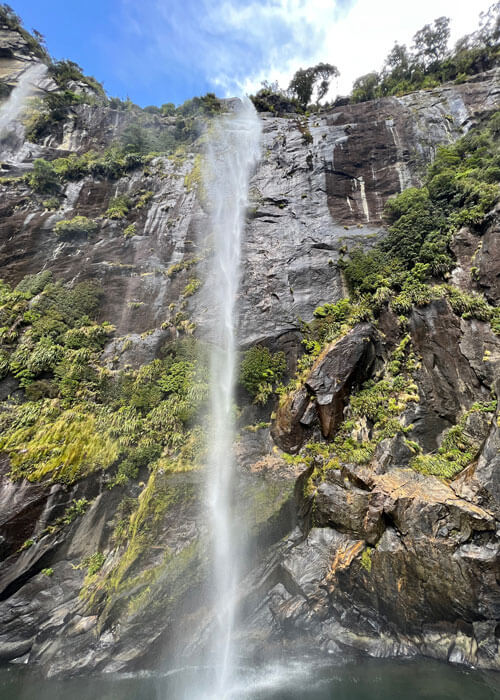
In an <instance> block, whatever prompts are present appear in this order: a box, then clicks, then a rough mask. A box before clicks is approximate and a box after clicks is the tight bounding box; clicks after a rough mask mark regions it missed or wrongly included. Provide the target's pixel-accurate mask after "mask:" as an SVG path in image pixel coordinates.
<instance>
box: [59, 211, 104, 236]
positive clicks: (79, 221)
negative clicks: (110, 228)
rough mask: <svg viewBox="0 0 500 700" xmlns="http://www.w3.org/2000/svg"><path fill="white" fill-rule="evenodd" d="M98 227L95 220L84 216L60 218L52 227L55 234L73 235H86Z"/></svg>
mask: <svg viewBox="0 0 500 700" xmlns="http://www.w3.org/2000/svg"><path fill="white" fill-rule="evenodd" d="M98 228H99V226H98V224H97V222H95V221H94V220H93V219H88V218H87V217H86V216H74V217H73V218H72V219H62V220H61V221H58V222H57V223H56V225H55V227H54V232H55V234H56V235H57V236H74V235H82V234H84V235H86V236H90V235H91V234H93V233H95V232H96V231H97V229H98Z"/></svg>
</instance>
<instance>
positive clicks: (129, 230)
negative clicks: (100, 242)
mask: <svg viewBox="0 0 500 700" xmlns="http://www.w3.org/2000/svg"><path fill="white" fill-rule="evenodd" d="M136 233H137V226H136V225H135V224H129V225H128V226H127V227H125V228H124V229H123V235H124V237H125V238H133V236H135V234H136Z"/></svg>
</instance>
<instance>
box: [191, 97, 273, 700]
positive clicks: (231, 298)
mask: <svg viewBox="0 0 500 700" xmlns="http://www.w3.org/2000/svg"><path fill="white" fill-rule="evenodd" d="M260 132H261V125H260V121H259V118H258V116H257V114H256V112H255V109H254V107H253V105H252V103H251V102H250V100H249V99H248V98H244V99H243V100H241V101H239V102H238V104H237V105H236V107H235V111H234V112H233V113H232V114H229V115H225V116H223V117H221V118H220V119H218V120H217V121H216V123H215V124H214V127H213V128H212V130H211V132H210V135H209V139H208V143H207V148H206V169H205V174H204V190H205V196H206V199H207V203H208V204H209V207H210V234H211V236H212V237H213V248H214V250H213V255H212V257H211V263H210V266H211V269H210V270H209V275H208V282H207V284H206V302H207V303H208V304H210V306H211V307H212V308H213V316H212V321H211V323H210V326H211V327H210V329H209V334H210V337H211V339H212V344H211V347H212V350H211V356H210V412H211V416H210V418H211V421H210V437H209V444H208V461H207V478H208V484H207V487H208V495H209V519H210V523H209V525H210V531H211V532H210V534H211V538H212V542H213V548H212V559H213V569H212V580H211V581H210V587H211V588H212V591H211V593H212V594H213V599H214V601H215V617H216V620H215V624H214V626H213V631H212V635H211V639H210V643H209V646H210V649H209V652H210V656H211V658H212V660H213V661H214V663H215V667H216V676H215V681H214V688H213V690H212V691H211V694H210V695H209V697H213V698H217V700H222V698H227V697H229V695H228V693H229V692H230V691H229V689H230V686H231V682H232V677H233V672H234V662H235V659H234V649H233V644H232V641H231V637H232V632H233V626H234V619H235V612H236V600H235V599H236V585H237V580H238V572H239V569H240V566H239V563H240V556H241V542H240V540H239V538H237V537H236V535H235V531H236V528H237V522H236V520H235V517H234V514H233V508H232V486H233V473H234V464H233V440H234V417H233V404H234V382H235V369H236V334H235V327H236V317H237V305H236V297H237V293H238V285H239V277H240V255H241V238H242V234H243V229H244V222H245V209H246V207H247V201H248V186H249V179H250V175H251V171H252V169H253V167H254V166H255V164H256V162H257V159H258V157H259V144H260ZM205 697H206V696H205Z"/></svg>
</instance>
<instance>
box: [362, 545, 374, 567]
mask: <svg viewBox="0 0 500 700" xmlns="http://www.w3.org/2000/svg"><path fill="white" fill-rule="evenodd" d="M373 551H374V547H370V545H367V546H366V547H365V549H363V552H362V553H361V566H362V567H363V569H364V570H365V571H367V572H368V573H370V571H371V570H372V555H373Z"/></svg>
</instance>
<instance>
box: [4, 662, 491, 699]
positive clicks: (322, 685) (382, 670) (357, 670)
mask: <svg viewBox="0 0 500 700" xmlns="http://www.w3.org/2000/svg"><path fill="white" fill-rule="evenodd" d="M204 674H205V671H204V670H203V669H195V668H192V669H189V668H187V669H181V670H178V671H176V672H170V673H167V674H164V675H158V674H151V673H142V674H122V675H106V676H105V677H94V678H80V679H78V678H71V679H65V680H55V679H50V680H43V679H41V678H40V677H39V676H38V675H37V674H36V673H35V672H34V671H33V670H32V669H27V668H23V667H19V666H18V667H17V668H16V667H10V668H8V669H3V670H2V669H0V700H14V698H15V700H67V699H68V698H71V700H96V698H99V700H193V697H195V696H193V695H189V694H184V693H183V692H182V691H180V690H179V688H180V687H181V686H185V685H186V683H185V680H186V678H187V677H191V679H193V678H195V677H196V678H198V681H199V682H200V681H201V680H203V679H204ZM205 680H206V681H207V682H208V683H209V682H210V678H209V677H208V678H207V677H205ZM499 696H500V693H499V691H498V678H497V674H495V673H493V672H492V673H486V672H479V671H468V670H464V669H462V668H457V667H453V666H450V665H448V664H444V663H439V662H437V661H431V660H425V659H422V660H419V661H415V660H413V661H384V660H382V659H362V660H360V661H358V662H356V663H351V664H345V665H340V666H339V665H337V666H331V665H330V666H325V665H324V663H323V664H321V663H318V662H317V661H316V662H315V661H314V660H311V659H309V660H307V659H305V660H301V661H300V662H299V661H297V662H292V663H289V664H287V665H284V666H283V665H279V664H277V665H272V664H269V665H268V666H265V667H257V668H254V669H251V670H249V669H247V670H246V671H245V670H244V671H242V674H241V677H240V681H239V682H238V683H237V684H236V685H235V686H234V688H233V692H232V694H231V695H230V696H229V697H230V698H231V700H332V699H334V700H401V699H402V698H404V700H430V699H431V698H432V700H472V699H473V700H495V699H496V700H498V698H499Z"/></svg>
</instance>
